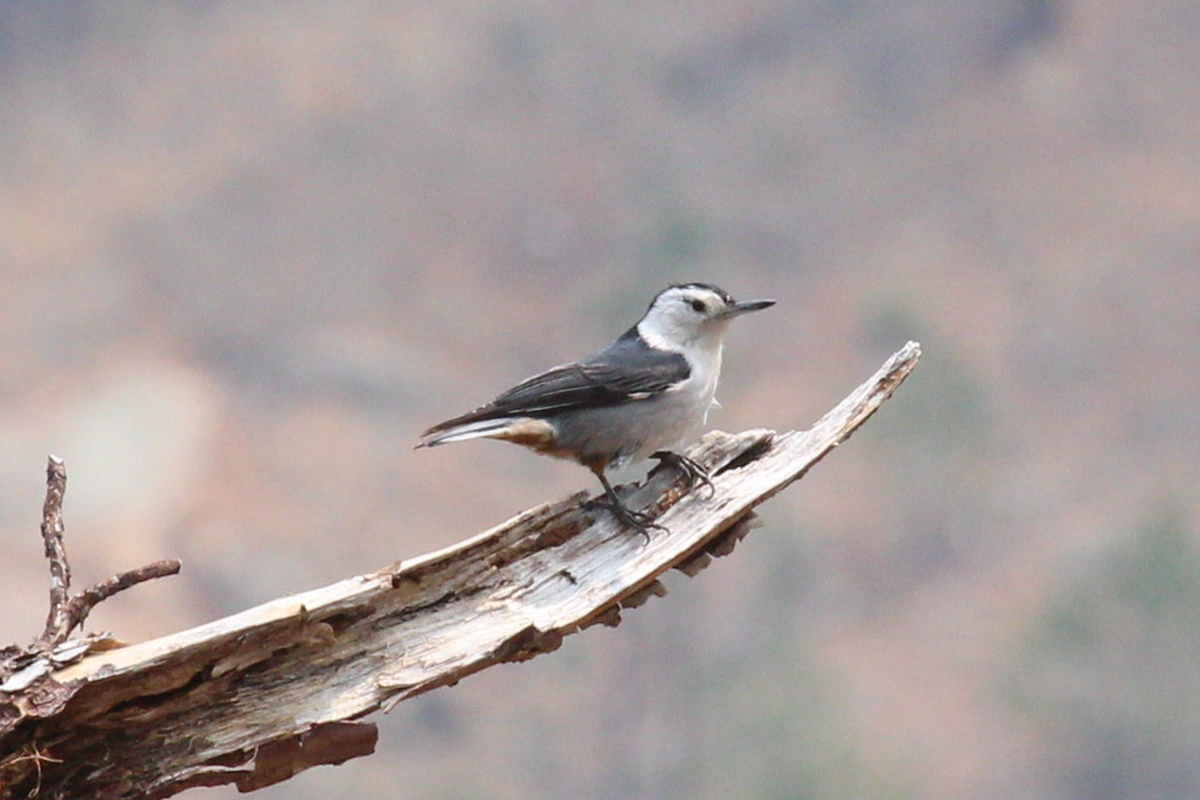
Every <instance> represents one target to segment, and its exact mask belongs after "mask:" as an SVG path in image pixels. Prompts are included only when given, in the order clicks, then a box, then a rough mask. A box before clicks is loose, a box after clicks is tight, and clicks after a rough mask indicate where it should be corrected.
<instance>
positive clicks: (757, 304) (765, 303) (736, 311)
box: [722, 300, 775, 317]
mask: <svg viewBox="0 0 1200 800" xmlns="http://www.w3.org/2000/svg"><path fill="white" fill-rule="evenodd" d="M773 305H775V301H774V300H743V301H742V302H740V303H734V304H733V305H731V306H730V307H729V308H727V309H725V313H724V314H723V315H722V316H725V317H737V316H740V315H742V314H746V313H748V312H750V311H762V310H763V309H764V308H770V307H771V306H773Z"/></svg>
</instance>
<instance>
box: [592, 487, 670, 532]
mask: <svg viewBox="0 0 1200 800" xmlns="http://www.w3.org/2000/svg"><path fill="white" fill-rule="evenodd" d="M583 505H584V508H603V509H606V510H607V511H611V512H612V515H613V516H614V517H616V518H617V521H618V522H621V523H623V524H625V525H628V526H629V527H631V528H633V529H634V530H636V531H637V532H638V533H640V534H641V535H642V536H645V537H646V541H647V542H649V541H650V531H651V530H652V529H653V530H660V531H665V530H667V527H666V526H665V525H659V524H658V523H657V522H655V521H654V515H653V514H650V513H648V512H645V511H635V510H633V509H632V508H630V507H629V506H627V505H625V504H624V503H622V502H619V501H614V500H612V499H610V498H608V497H606V496H604V495H601V496H600V497H594V498H592V499H591V500H588V501H587V502H586V503H584V504H583Z"/></svg>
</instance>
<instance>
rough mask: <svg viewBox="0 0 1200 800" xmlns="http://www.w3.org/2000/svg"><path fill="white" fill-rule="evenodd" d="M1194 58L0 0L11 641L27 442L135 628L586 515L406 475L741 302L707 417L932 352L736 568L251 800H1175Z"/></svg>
mask: <svg viewBox="0 0 1200 800" xmlns="http://www.w3.org/2000/svg"><path fill="white" fill-rule="evenodd" d="M1197 75H1200V6H1198V5H1197V4H1196V3H1194V2H1183V1H1180V0H1140V1H1139V2H1133V0H1094V1H1093V2H1089V3H1083V2H1071V1H1070V0H956V1H955V2H940V3H934V2H919V0H908V2H902V1H901V0H857V1H856V2H846V0H797V1H796V2H784V1H783V0H736V2H733V1H732V0H709V1H708V2H699V3H697V2H692V3H681V2H672V1H671V0H654V1H653V2H634V3H621V4H610V3H579V2H561V3H543V2H521V1H519V0H485V1H483V2H464V3H459V2H455V3H395V2H392V3H384V2H367V1H366V0H343V1H342V2H338V3H320V2H299V1H297V2H291V3H286V4H252V3H238V2H232V1H231V0H230V1H229V2H208V3H203V4H196V3H182V2H157V3H108V2H99V1H95V2H93V1H90V0H89V1H84V2H65V1H62V2H38V3H26V2H6V3H3V4H0V585H2V586H3V612H2V613H0V642H9V641H16V642H25V641H28V640H29V639H30V638H32V636H33V635H35V634H36V633H37V632H38V631H40V629H41V625H42V623H43V618H44V613H45V608H46V599H45V595H46V587H47V576H46V567H45V564H44V562H43V559H42V555H41V546H40V540H39V537H38V533H37V526H38V521H39V516H40V506H41V501H42V495H43V487H44V483H43V469H44V464H45V457H46V454H47V453H50V452H53V453H56V454H58V455H60V456H62V457H63V458H64V459H65V460H66V463H67V467H68V471H69V476H70V485H69V490H68V493H67V498H66V524H67V544H68V548H69V550H70V553H71V556H72V562H73V565H74V568H75V573H76V582H77V583H78V584H80V585H83V584H86V583H89V582H92V581H94V580H98V579H101V578H103V577H106V576H108V575H110V574H112V573H114V572H116V571H119V570H122V569H126V568H130V567H133V566H135V565H139V564H142V563H144V562H147V561H150V560H152V559H157V558H165V557H179V558H181V559H183V561H184V571H183V573H182V575H180V576H179V577H175V578H170V579H167V580H163V581H158V582H155V583H154V584H152V585H146V586H142V587H139V588H137V589H135V590H133V591H130V592H128V593H126V594H123V595H121V596H120V597H119V598H116V599H114V600H112V601H110V602H108V603H105V604H104V605H103V606H102V607H101V608H100V609H99V611H98V612H97V613H96V614H95V615H94V616H93V618H92V620H91V621H90V622H89V624H90V625H91V626H93V627H94V628H97V629H107V630H112V631H114V632H116V633H117V634H118V635H119V636H121V637H122V638H125V639H128V640H140V639H144V638H148V637H153V636H157V635H161V634H166V633H169V632H172V631H175V630H178V629H181V628H183V627H186V626H190V625H195V624H198V623H201V622H205V621H207V620H211V619H213V618H216V617H219V616H222V615H226V614H229V613H232V612H235V611H238V610H241V609H243V608H246V607H248V606H250V605H253V604H256V603H259V602H262V601H265V600H268V599H270V598H273V597H276V596H278V595H283V594H288V593H292V592H295V591H300V590H303V589H308V588H312V587H316V586H320V585H323V584H325V583H329V582H332V581H334V580H337V579H339V578H342V577H346V576H349V575H353V574H357V573H360V572H365V571H369V570H372V569H375V568H378V567H381V566H383V565H385V564H387V563H389V562H391V561H393V560H395V559H398V558H402V557H408V556H413V555H417V554H419V553H422V552H424V551H427V550H430V549H432V548H437V547H442V546H445V545H448V544H450V543H452V542H455V541H457V540H459V539H461V538H463V537H465V536H467V535H470V534H473V533H475V532H476V531H478V530H481V529H483V528H485V527H488V526H491V525H493V524H496V523H498V522H500V521H503V520H505V519H507V518H508V517H509V516H511V515H512V514H514V513H516V512H518V511H520V510H522V509H524V508H526V507H528V506H531V505H534V504H536V503H540V502H543V501H546V500H550V499H553V498H556V497H559V496H561V495H563V494H566V493H568V492H571V491H574V490H577V489H579V488H588V489H593V488H594V486H593V483H594V481H593V479H592V478H591V476H590V475H588V474H587V472H586V471H584V470H582V469H580V468H578V467H576V466H572V465H569V464H566V463H562V462H554V461H551V460H547V459H537V458H533V457H532V456H530V455H528V454H526V453H525V452H523V451H520V450H518V449H517V448H514V447H511V446H508V445H503V444H498V443H492V442H485V443H472V444H470V445H461V446H456V447H447V448H442V449H439V450H436V451H422V452H413V451H412V449H411V448H412V445H413V444H414V442H415V440H416V437H417V435H418V433H419V432H420V431H421V430H422V429H423V428H424V427H426V426H427V425H429V424H431V423H433V422H436V421H438V420H440V419H442V418H444V417H446V416H447V415H449V414H452V413H456V412H460V411H464V410H466V409H469V408H471V407H473V406H475V405H477V404H478V403H480V402H482V401H484V400H486V399H489V398H490V397H491V396H492V395H493V394H494V393H495V392H497V391H499V390H501V389H503V388H506V387H507V386H509V385H511V384H512V383H513V382H515V381H516V380H518V379H520V378H523V377H525V376H527V375H529V374H531V373H533V372H536V371H538V370H541V369H543V368H545V367H548V366H550V365H553V364H557V363H561V362H563V361H567V360H571V359H573V358H575V357H577V356H580V355H583V354H585V353H587V352H590V351H591V350H594V349H596V348H598V347H600V346H602V345H604V344H606V343H607V342H608V341H609V340H611V339H612V338H613V337H614V336H615V335H616V334H618V333H620V332H621V331H623V330H624V329H625V328H626V327H628V326H629V325H630V324H632V322H633V321H634V320H636V319H637V317H638V316H639V315H640V314H641V312H642V310H643V308H644V307H645V305H646V303H647V302H648V301H649V299H650V297H651V296H652V295H653V294H654V292H656V291H657V290H658V289H660V288H662V287H663V286H664V285H666V284H667V283H670V282H673V281H683V280H702V281H708V282H713V283H716V284H718V285H720V286H722V287H724V288H726V289H728V290H729V291H731V292H732V293H733V294H734V295H736V296H739V297H746V298H749V297H761V296H766V297H775V298H777V299H778V300H779V304H778V306H777V307H776V308H775V309H773V310H771V311H770V312H768V313H766V314H763V315H762V316H756V317H755V318H754V319H752V320H747V321H745V322H743V323H742V324H741V325H740V326H736V327H735V329H734V330H733V331H732V333H731V335H730V337H729V339H728V340H727V354H726V371H725V379H724V382H723V385H722V388H721V391H720V394H719V396H720V398H721V400H722V402H723V405H724V408H723V409H722V410H719V411H717V412H715V413H714V414H713V415H712V416H711V417H710V423H711V424H712V425H713V426H715V427H720V428H724V429H728V430H740V429H743V428H747V427H754V426H768V427H773V428H777V429H788V428H796V427H801V428H802V427H807V426H808V425H809V424H811V423H812V422H813V421H814V420H815V419H816V418H817V417H819V416H820V415H821V414H822V413H824V411H825V410H827V409H828V408H829V407H831V406H832V405H833V404H834V403H835V402H836V401H837V400H839V399H840V398H841V397H843V396H844V395H845V394H846V393H847V392H848V391H849V390H850V389H851V388H852V387H853V386H855V385H856V384H857V383H858V382H859V381H861V380H863V379H864V378H866V377H867V376H868V375H869V374H870V373H871V372H872V371H873V370H874V369H875V368H876V367H877V366H878V365H879V364H880V363H881V362H882V361H883V359H884V358H885V357H886V356H887V355H888V354H890V353H891V352H892V351H894V350H896V349H897V348H899V347H900V346H901V345H903V344H904V342H905V341H906V340H907V339H910V338H911V339H916V340H919V341H920V342H921V343H922V344H923V346H924V350H925V356H924V359H923V360H922V363H921V366H920V367H919V369H918V370H917V372H916V373H915V374H914V376H913V377H912V378H911V379H910V380H909V381H908V383H906V384H905V385H904V387H903V388H902V389H901V390H900V391H899V393H898V394H897V395H896V397H895V398H894V400H893V401H892V402H890V403H888V404H887V405H885V406H884V408H883V409H882V411H881V412H880V414H879V415H878V416H877V417H876V418H875V419H874V420H872V421H871V422H870V423H869V424H868V425H867V426H866V428H865V429H864V430H862V431H861V432H860V433H859V434H858V435H857V436H855V438H854V439H853V441H852V443H851V444H850V445H849V446H847V447H844V448H841V449H839V450H838V451H837V452H836V453H834V454H833V455H832V456H831V457H830V458H829V459H827V460H826V461H825V462H823V463H822V464H821V465H820V466H818V467H817V468H816V469H814V470H813V472H812V473H811V474H810V475H809V476H808V477H806V478H805V480H803V481H802V482H801V483H799V484H797V485H796V486H794V487H793V488H792V489H790V490H789V491H787V492H786V493H784V494H783V495H781V496H779V497H778V498H776V499H775V500H773V501H771V502H770V503H769V504H768V505H766V506H764V507H763V508H762V509H761V511H762V514H763V517H764V519H765V520H766V522H767V525H766V527H765V528H763V529H762V530H759V531H757V532H756V533H755V534H754V535H753V536H752V537H750V538H749V539H747V540H746V541H745V542H743V543H742V545H741V546H740V547H739V548H738V550H737V552H736V553H735V554H734V555H733V556H732V557H730V558H727V559H723V560H721V561H718V562H716V563H715V564H714V565H713V566H712V567H711V568H710V569H708V570H706V571H705V572H703V573H702V574H701V575H700V576H698V577H697V578H695V579H692V580H689V579H686V578H684V577H683V576H682V575H679V574H673V575H671V576H669V577H668V588H669V589H670V594H669V595H668V596H667V597H665V598H662V599H658V600H655V601H654V602H652V603H649V604H648V605H647V606H645V607H643V608H642V609H639V610H637V611H633V612H630V613H628V614H626V618H625V622H624V623H623V624H622V625H621V626H620V628H618V629H616V630H607V629H605V630H596V629H593V630H590V631H588V632H587V633H585V634H583V635H580V636H576V637H572V638H570V639H569V640H568V641H567V642H566V644H565V645H564V647H563V648H562V650H560V651H559V652H557V653H555V654H553V655H551V656H548V657H544V658H539V659H536V660H535V661H533V662H531V663H529V664H524V665H520V666H504V667H498V668H495V669H490V670H487V671H486V672H484V673H482V674H480V675H478V676H475V677H472V678H471V679H470V680H468V681H466V682H464V683H463V684H462V685H460V686H458V687H456V688H454V689H448V690H447V689H443V690H438V691H437V692H434V693H432V694H430V695H427V696H424V697H422V698H420V699H417V700H415V701H412V702H408V703H404V704H402V705H401V706H399V707H398V708H397V709H396V710H395V711H393V712H392V713H391V714H389V715H387V716H382V717H379V718H378V719H377V721H378V722H379V723H380V727H381V734H382V735H381V739H380V744H379V748H378V753H377V754H376V755H375V756H373V757H371V758H366V759H361V760H357V761H353V762H350V763H348V764H346V765H344V766H342V767H338V768H318V769H315V770H312V771H310V772H308V773H305V774H303V775H301V776H299V777H298V778H296V779H294V780H292V781H289V782H287V783H285V784H282V785H280V786H277V787H274V788H272V789H269V790H265V791H263V792H261V793H259V794H258V795H256V796H258V797H262V798H264V800H268V798H277V799H282V798H295V799H296V800H306V799H307V798H361V797H406V798H410V797H411V798H432V799H434V800H442V799H444V800H460V799H465V798H514V799H515V798H581V799H591V798H606V799H607V798H752V799H757V798H763V799H764V800H776V799H785V798H813V799H814V800H824V799H825V798H879V799H880V800H885V799H886V800H906V799H909V798H929V799H931V800H964V799H966V800H1000V799H1001V798H1005V799H1007V798H1013V797H1020V798H1024V799H1026V800H1041V799H1043V798H1044V799H1046V800H1049V799H1051V798H1054V799H1058V798H1062V799H1063V800H1076V799H1079V800H1083V799H1085V798H1086V799H1091V798H1096V799H1098V800H1102V799H1104V798H1179V797H1187V796H1196V795H1197V794H1198V793H1200V548H1198V546H1197V545H1198V542H1197V529H1196V524H1195V520H1196V514H1197V511H1198V508H1197V505H1198V500H1200V498H1198V495H1197V490H1196V487H1197V483H1198V478H1200V468H1198V467H1200V462H1198V460H1197V458H1196V452H1197V450H1198V449H1200V417H1198V415H1197V409H1198V408H1200V376H1198V373H1197V369H1196V365H1197V362H1198V356H1200V344H1198V342H1200V314H1198V313H1197V305H1198V303H1200V270H1198V269H1197V262H1198V261H1200V136H1197V131H1198V130H1200V95H1198V94H1197V91H1196V89H1197V80H1196V78H1197ZM632 474H633V475H635V476H636V475H637V474H638V473H636V472H635V473H632ZM186 796H187V797H196V798H214V799H217V800H223V799H224V798H231V797H233V796H234V793H233V791H232V790H228V789H213V790H193V791H192V792H191V793H189V794H188V795H186Z"/></svg>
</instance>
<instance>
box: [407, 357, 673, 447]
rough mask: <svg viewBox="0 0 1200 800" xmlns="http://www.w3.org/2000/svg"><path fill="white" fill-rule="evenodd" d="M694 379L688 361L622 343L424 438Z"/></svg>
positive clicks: (643, 396) (654, 391)
mask: <svg viewBox="0 0 1200 800" xmlns="http://www.w3.org/2000/svg"><path fill="white" fill-rule="evenodd" d="M690 374H691V369H690V368H689V367H688V363H687V359H685V358H684V357H683V356H681V355H679V354H678V353H668V352H665V351H662V350H654V349H650V348H646V347H636V346H631V345H630V344H629V343H627V342H624V341H620V340H619V341H618V342H617V343H616V344H614V345H613V346H611V347H609V348H608V349H607V350H603V351H601V352H599V353H597V354H596V355H594V356H591V357H590V358H587V359H585V360H583V361H580V362H578V363H575V364H566V365H564V366H561V367H555V368H554V369H551V370H548V371H546V372H543V373H542V374H540V375H534V376H533V377H532V378H529V379H527V380H525V381H522V382H521V383H519V384H517V385H516V386H514V387H513V388H511V389H509V390H508V391H507V392H505V393H504V394H502V395H500V396H499V397H497V398H496V399H495V400H493V401H492V402H490V403H488V404H487V405H485V406H482V407H481V408H477V409H475V410H474V411H471V412H469V413H467V414H463V415H461V416H458V417H455V418H454V419H449V420H446V421H445V422H442V423H439V424H438V425H435V426H434V427H432V428H430V429H429V430H428V431H426V432H425V434H424V435H426V436H427V435H429V434H431V433H437V432H438V431H441V430H445V429H447V428H452V427H454V426H456V425H462V424H465V423H468V422H478V421H480V420H486V419H497V418H501V417H521V416H527V415H530V414H539V415H541V414H551V413H555V412H562V411H571V410H575V409H581V408H589V407H592V406H607V405H616V404H619V403H628V402H636V401H639V400H647V399H649V398H652V397H655V396H657V395H660V394H662V393H663V392H665V391H667V390H669V389H670V388H671V387H673V386H676V385H677V384H679V383H681V382H682V381H684V380H687V378H688V376H689V375H690Z"/></svg>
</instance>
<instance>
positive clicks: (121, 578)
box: [62, 558, 182, 639]
mask: <svg viewBox="0 0 1200 800" xmlns="http://www.w3.org/2000/svg"><path fill="white" fill-rule="evenodd" d="M180 566H182V565H181V564H180V561H179V559H177V558H169V559H167V560H165V561H155V562H154V563H152V564H147V565H145V566H144V567H138V568H137V569H130V570H126V571H125V572H122V573H120V574H119V575H114V576H112V577H111V578H108V579H106V580H103V581H100V582H99V583H95V584H92V585H91V586H89V587H88V588H86V589H84V590H83V591H82V592H80V593H79V594H77V595H75V596H74V597H72V598H71V600H70V602H69V603H67V609H66V614H65V615H64V616H65V620H64V624H65V625H66V628H65V630H63V633H62V638H63V639H66V637H67V636H69V635H70V633H71V631H73V630H75V629H76V628H78V627H79V626H80V625H82V624H83V621H84V620H86V619H87V616H88V614H90V613H91V612H92V609H93V608H95V607H96V606H97V605H99V604H100V603H102V602H103V601H105V600H107V599H108V598H110V597H112V596H113V595H114V594H116V593H117V592H123V591H125V590H126V589H128V588H129V587H130V586H136V585H137V584H139V583H145V582H146V581H150V580H154V579H155V578H165V577H167V576H168V575H174V574H176V573H178V572H179V568H180Z"/></svg>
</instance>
